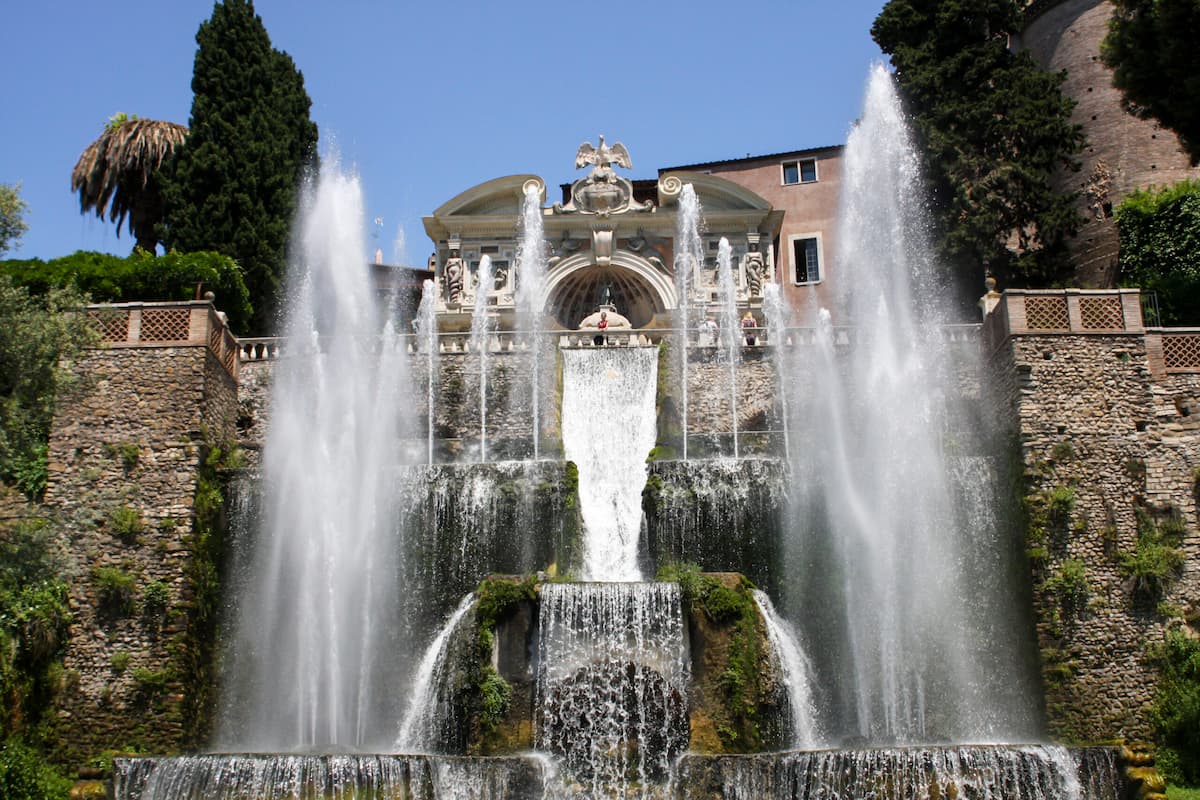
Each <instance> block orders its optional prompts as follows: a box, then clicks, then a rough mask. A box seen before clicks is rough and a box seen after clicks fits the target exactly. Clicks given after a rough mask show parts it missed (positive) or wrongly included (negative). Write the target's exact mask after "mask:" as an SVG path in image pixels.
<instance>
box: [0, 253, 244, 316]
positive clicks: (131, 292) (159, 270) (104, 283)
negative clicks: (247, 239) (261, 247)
mask: <svg viewBox="0 0 1200 800" xmlns="http://www.w3.org/2000/svg"><path fill="white" fill-rule="evenodd" d="M0 275H8V276H10V277H11V279H12V282H13V283H14V284H16V285H17V286H23V287H26V288H28V290H29V291H30V292H31V293H33V294H35V295H41V294H45V293H47V292H48V291H50V290H52V289H56V288H63V287H67V286H74V287H76V288H77V289H79V290H80V291H82V292H87V293H88V294H89V295H91V298H92V301H93V302H97V303H123V302H130V301H135V300H146V301H152V300H191V299H193V298H194V297H195V296H196V284H197V283H203V284H204V288H205V290H211V291H213V292H214V293H215V294H216V296H217V299H216V305H217V307H218V308H220V309H221V310H222V311H224V312H225V313H226V314H227V315H228V316H229V324H230V326H231V327H232V328H233V329H234V330H235V331H237V332H240V333H244V332H245V330H246V326H247V324H248V323H249V320H250V313H251V307H250V299H249V298H250V294H249V292H248V291H247V289H246V283H245V281H244V280H243V278H242V270H241V268H240V267H239V266H238V265H237V262H235V261H234V260H233V259H231V258H229V257H227V256H223V255H221V254H219V253H202V252H201V253H175V252H171V253H167V254H166V255H162V256H154V255H150V254H148V253H134V254H133V255H131V256H126V257H120V256H113V255H108V254H106V253H92V252H87V251H83V250H80V251H79V252H76V253H72V254H71V255H69V256H63V257H62V258H55V259H51V260H50V261H42V260H40V259H36V258H35V259H28V260H17V259H13V260H9V261H0Z"/></svg>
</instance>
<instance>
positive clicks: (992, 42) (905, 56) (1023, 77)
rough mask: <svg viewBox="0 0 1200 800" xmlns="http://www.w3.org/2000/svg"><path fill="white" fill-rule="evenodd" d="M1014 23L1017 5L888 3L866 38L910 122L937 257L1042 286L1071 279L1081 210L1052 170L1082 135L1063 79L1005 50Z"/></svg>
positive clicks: (1069, 161) (1004, 1) (1066, 164)
mask: <svg viewBox="0 0 1200 800" xmlns="http://www.w3.org/2000/svg"><path fill="white" fill-rule="evenodd" d="M1018 27H1019V9H1018V6H1017V4H1016V3H1015V2H1013V0H891V2H889V3H888V4H887V5H886V6H884V8H883V11H882V12H880V14H879V16H878V17H877V18H876V19H875V24H874V25H873V26H872V28H871V35H872V36H873V37H874V39H875V41H876V42H877V43H878V44H879V46H880V48H882V50H883V51H884V52H885V53H887V54H888V55H889V56H891V61H892V65H893V67H894V68H895V71H896V81H897V84H898V86H899V89H900V92H901V96H902V97H903V98H904V100H905V102H906V104H907V107H908V111H909V113H910V114H911V115H912V118H913V122H914V123H915V129H916V131H915V132H916V136H917V140H918V142H919V146H920V148H921V150H922V153H923V161H924V168H925V179H926V181H927V182H928V184H929V189H930V194H931V197H932V202H933V209H934V214H935V217H936V219H937V221H938V225H939V229H940V235H941V240H940V249H941V251H942V253H941V255H942V256H943V258H944V259H946V260H947V261H948V262H949V263H950V264H952V265H955V266H956V267H958V268H960V269H964V270H979V269H980V268H981V267H982V266H984V265H986V266H987V267H989V268H990V269H991V271H992V272H994V273H996V274H997V276H998V277H1000V278H1002V279H1009V280H1010V281H1013V282H1019V283H1024V284H1027V285H1044V284H1047V283H1053V282H1055V281H1057V280H1060V279H1062V278H1064V277H1066V276H1067V275H1068V274H1069V270H1070V264H1069V261H1068V259H1067V254H1066V250H1065V242H1064V240H1065V237H1067V236H1068V235H1070V234H1072V233H1074V231H1075V230H1076V229H1077V227H1078V224H1079V216H1078V213H1077V212H1076V211H1075V209H1074V197H1073V196H1071V195H1064V194H1060V193H1058V192H1057V191H1056V190H1055V189H1054V181H1053V177H1054V174H1055V172H1056V171H1057V170H1060V169H1078V163H1077V162H1076V161H1075V155H1076V153H1078V152H1079V150H1080V149H1081V148H1082V146H1083V141H1084V139H1083V134H1082V132H1081V130H1080V128H1079V127H1078V126H1076V125H1073V124H1072V123H1071V122H1070V113H1071V109H1072V107H1073V103H1072V102H1071V101H1070V100H1069V99H1067V98H1066V97H1064V96H1063V94H1062V92H1061V91H1060V86H1061V84H1062V80H1063V76H1062V75H1061V74H1051V73H1047V72H1044V71H1043V70H1041V69H1040V68H1039V67H1038V66H1037V64H1035V63H1034V61H1033V60H1032V58H1031V57H1030V56H1029V54H1028V53H1024V52H1022V53H1014V52H1012V51H1010V50H1009V48H1008V34H1009V33H1010V32H1012V31H1015V30H1017V29H1018Z"/></svg>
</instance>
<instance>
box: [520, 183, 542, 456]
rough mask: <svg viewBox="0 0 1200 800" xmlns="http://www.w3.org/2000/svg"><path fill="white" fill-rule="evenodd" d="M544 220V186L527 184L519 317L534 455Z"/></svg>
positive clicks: (538, 452)
mask: <svg viewBox="0 0 1200 800" xmlns="http://www.w3.org/2000/svg"><path fill="white" fill-rule="evenodd" d="M543 231H544V225H543V223H542V195H541V190H540V186H539V185H538V184H536V183H531V184H530V185H528V186H526V187H525V200H524V204H523V205H522V207H521V235H520V240H519V241H518V243H517V317H518V319H519V320H521V324H522V325H523V326H524V327H526V328H527V329H528V330H529V355H530V358H531V359H532V360H533V361H532V365H531V367H532V370H533V380H532V381H531V383H530V392H531V395H532V396H531V398H530V403H531V406H532V408H533V457H534V459H537V458H539V457H540V455H541V450H540V438H541V419H542V418H541V409H540V405H541V393H542V360H543V352H542V351H543V343H542V336H541V333H542V328H543V327H544V319H543V317H544V314H545V306H546V246H545V234H544V232H543Z"/></svg>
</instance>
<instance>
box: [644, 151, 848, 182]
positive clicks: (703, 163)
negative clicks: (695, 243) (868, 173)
mask: <svg viewBox="0 0 1200 800" xmlns="http://www.w3.org/2000/svg"><path fill="white" fill-rule="evenodd" d="M845 147H846V145H844V144H831V145H826V146H825V147H806V148H805V149H803V150H789V151H787V152H786V153H766V154H764V155H761V156H746V157H745V158H726V159H724V160H721V161H701V162H699V163H697V164H681V165H680V166H677V167H662V168H660V169H659V170H658V174H659V175H662V174H663V173H664V172H680V171H687V172H696V171H697V170H698V169H700V168H703V167H723V166H725V165H727V164H743V163H748V162H751V161H767V160H769V159H775V158H787V157H794V156H804V155H810V154H812V153H819V152H821V151H823V150H843V149H845Z"/></svg>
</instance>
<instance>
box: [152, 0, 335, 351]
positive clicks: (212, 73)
mask: <svg viewBox="0 0 1200 800" xmlns="http://www.w3.org/2000/svg"><path fill="white" fill-rule="evenodd" d="M196 42H197V43H198V44H199V49H198V50H197V51H196V60H195V65H194V68H193V73H192V91H193V93H194V97H193V100H192V113H191V120H190V122H189V127H190V129H191V134H190V135H189V137H188V139H187V141H186V142H185V143H184V144H183V146H182V147H181V148H180V149H179V150H178V151H177V153H176V156H175V158H174V159H173V160H172V162H171V164H170V165H169V168H168V169H167V170H166V173H167V174H166V175H165V180H164V184H165V196H166V204H167V215H166V242H167V244H168V245H169V246H170V247H171V248H173V249H177V250H181V251H194V250H214V251H217V252H220V253H224V254H225V255H228V256H230V257H232V258H234V259H236V260H237V262H238V263H239V264H240V265H241V266H242V269H243V270H244V274H245V278H246V285H247V286H248V287H249V289H250V297H251V300H252V301H253V303H254V317H253V320H252V323H251V328H252V330H254V331H255V332H260V333H263V332H270V330H271V329H272V327H273V323H274V314H275V309H276V307H277V301H278V294H279V288H280V282H281V278H282V274H283V269H284V264H285V258H286V249H287V244H288V240H289V232H290V228H291V223H292V217H293V216H294V213H295V210H296V207H297V194H298V192H299V188H300V184H301V180H302V178H303V175H304V172H305V170H306V169H308V168H309V167H311V166H313V165H314V163H315V159H316V144H317V126H316V125H315V124H313V122H312V121H311V120H310V119H309V108H310V106H311V105H312V103H311V101H310V100H309V97H308V93H307V92H306V91H305V89H304V78H303V76H302V75H301V74H300V72H299V71H298V70H297V69H296V66H295V64H294V63H293V62H292V59H291V57H290V56H288V55H287V54H286V53H283V52H280V51H278V50H275V49H273V48H272V47H271V41H270V39H269V38H268V36H267V30H266V28H265V27H264V26H263V22H262V19H261V18H260V17H258V16H257V15H256V14H255V13H254V5H253V3H251V2H249V1H248V0H224V1H223V2H219V3H217V4H216V6H215V7H214V8H213V13H212V17H211V18H210V19H209V20H207V21H206V22H204V23H202V24H201V25H200V30H199V32H198V33H197V34H196Z"/></svg>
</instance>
